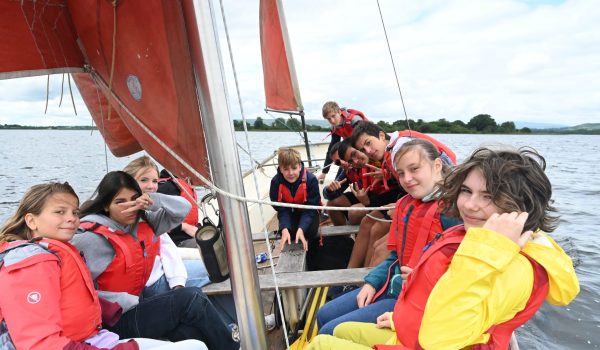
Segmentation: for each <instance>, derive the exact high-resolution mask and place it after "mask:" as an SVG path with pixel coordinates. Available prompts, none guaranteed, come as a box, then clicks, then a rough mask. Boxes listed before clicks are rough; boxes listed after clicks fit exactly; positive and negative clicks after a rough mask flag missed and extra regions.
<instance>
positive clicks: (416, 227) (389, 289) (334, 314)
mask: <svg viewBox="0 0 600 350" xmlns="http://www.w3.org/2000/svg"><path fill="white" fill-rule="evenodd" d="M392 159H393V161H394V162H393V163H394V164H395V170H396V173H397V176H398V179H399V181H400V185H401V186H402V187H403V188H404V189H405V190H406V192H407V195H406V196H404V197H402V198H401V199H400V200H398V202H396V210H395V213H394V215H393V217H392V226H391V229H390V234H389V235H388V243H387V247H388V249H389V250H391V252H390V253H389V256H388V258H387V259H386V260H385V261H383V262H382V263H381V264H379V265H377V267H376V268H374V269H373V270H372V271H371V272H370V273H369V274H368V275H367V276H366V277H365V282H366V283H365V285H364V286H363V287H362V289H360V290H358V289H357V290H355V291H352V292H349V293H346V294H344V295H342V296H340V297H338V298H336V299H334V300H332V301H330V302H329V303H327V304H325V305H324V306H323V307H322V308H321V309H320V310H319V312H318V314H317V322H318V324H319V333H320V334H333V329H334V328H335V327H336V326H337V325H338V324H340V323H342V322H348V321H359V322H373V323H374V322H375V321H376V320H377V316H379V315H381V314H382V313H384V312H387V311H392V310H393V308H394V304H395V301H396V298H397V297H398V294H399V293H400V289H401V286H402V278H401V268H402V269H404V271H407V270H408V269H409V268H412V267H414V266H415V265H416V262H417V261H418V259H419V257H420V256H421V254H420V253H421V251H422V250H423V247H424V246H425V244H426V243H427V242H429V241H430V240H431V239H433V238H434V236H435V234H436V233H438V232H442V231H443V228H447V227H451V226H454V225H456V224H459V223H460V222H457V221H455V220H450V219H448V218H446V217H445V216H441V215H440V213H439V211H438V210H437V209H438V201H437V196H435V195H434V192H435V191H436V189H437V186H438V183H439V182H441V181H442V176H443V175H444V174H445V173H447V172H448V171H449V164H447V163H444V162H443V161H442V160H441V158H440V153H439V151H438V149H437V148H436V147H435V146H434V145H433V144H432V143H431V142H429V141H427V140H423V139H413V140H411V141H408V142H405V143H404V144H402V146H401V147H400V148H399V149H398V150H397V151H396V152H395V154H394V156H393V157H392Z"/></svg>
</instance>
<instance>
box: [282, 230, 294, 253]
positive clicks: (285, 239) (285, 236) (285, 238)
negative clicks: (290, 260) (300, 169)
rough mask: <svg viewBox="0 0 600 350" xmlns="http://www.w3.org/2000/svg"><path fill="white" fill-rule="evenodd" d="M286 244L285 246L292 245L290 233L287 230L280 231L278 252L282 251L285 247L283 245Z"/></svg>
mask: <svg viewBox="0 0 600 350" xmlns="http://www.w3.org/2000/svg"><path fill="white" fill-rule="evenodd" d="M286 242H287V244H290V243H292V237H290V231H288V229H287V228H284V229H283V230H281V243H280V244H279V250H280V251H281V250H283V247H284V246H285V243H286Z"/></svg>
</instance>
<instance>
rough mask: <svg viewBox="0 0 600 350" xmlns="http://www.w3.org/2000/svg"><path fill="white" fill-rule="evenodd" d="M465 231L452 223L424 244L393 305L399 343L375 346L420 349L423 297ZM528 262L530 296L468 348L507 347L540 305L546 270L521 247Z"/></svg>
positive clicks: (542, 297)
mask: <svg viewBox="0 0 600 350" xmlns="http://www.w3.org/2000/svg"><path fill="white" fill-rule="evenodd" d="M464 235H465V229H464V226H463V225H459V226H454V227H452V228H450V229H448V230H446V231H445V232H444V234H443V235H441V238H439V240H438V241H437V242H435V244H433V245H431V246H430V247H429V245H428V246H427V247H428V249H427V250H426V251H425V252H424V253H423V255H422V257H421V259H420V260H419V263H418V264H417V265H416V266H415V268H414V270H413V272H412V273H411V274H409V276H408V279H407V281H406V283H405V284H404V286H403V287H402V292H401V293H400V296H399V298H398V301H397V302H396V305H395V306H394V313H393V322H394V326H395V327H396V336H397V337H398V340H399V341H400V343H402V344H403V346H400V345H397V346H379V345H378V346H376V349H422V348H421V346H420V345H419V329H420V327H421V321H422V320H423V313H424V311H425V305H426V304H427V299H428V298H429V295H430V294H431V291H432V290H433V287H434V286H435V285H436V283H437V281H438V280H439V279H440V277H442V275H443V274H444V273H445V272H446V270H447V269H448V266H449V265H450V262H451V261H452V257H453V256H454V253H455V252H456V250H457V249H458V247H459V245H460V243H461V242H462V240H463V238H464ZM520 254H522V255H524V256H525V257H526V258H527V259H528V260H529V262H530V263H531V265H532V267H533V271H534V282H533V288H532V293H531V296H530V297H529V299H528V301H527V303H526V305H525V308H524V309H523V310H521V311H520V312H518V313H517V314H516V315H515V316H514V317H513V318H512V319H511V320H508V321H506V322H503V323H500V324H497V325H494V326H492V327H490V329H488V331H487V333H489V334H490V338H489V341H488V343H486V344H476V345H474V346H472V347H471V348H472V349H486V350H488V349H507V348H508V343H509V342H510V336H511V334H512V332H513V331H514V330H515V329H516V328H517V327H519V326H521V325H522V324H524V323H525V322H527V321H528V320H529V319H530V318H531V317H533V315H534V314H535V312H536V311H537V310H538V309H539V308H540V306H541V305H542V303H543V302H544V299H545V298H546V295H547V294H548V274H547V273H546V270H545V269H544V268H543V267H542V266H541V265H540V264H538V263H537V262H536V261H535V260H533V259H531V258H530V257H529V256H527V255H526V254H525V253H523V252H522V251H521V252H520Z"/></svg>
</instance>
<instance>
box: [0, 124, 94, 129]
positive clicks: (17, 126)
mask: <svg viewBox="0 0 600 350" xmlns="http://www.w3.org/2000/svg"><path fill="white" fill-rule="evenodd" d="M0 130H98V128H97V127H95V126H84V125H75V126H60V125H58V126H26V125H0Z"/></svg>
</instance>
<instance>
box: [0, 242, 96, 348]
mask: <svg viewBox="0 0 600 350" xmlns="http://www.w3.org/2000/svg"><path fill="white" fill-rule="evenodd" d="M32 244H38V245H39V246H40V247H42V248H44V249H45V250H47V251H50V252H52V253H54V254H56V255H57V256H58V257H59V259H60V315H61V321H62V323H61V327H62V333H63V335H64V336H65V337H67V338H70V339H72V340H74V341H77V342H80V341H83V340H85V339H87V338H89V337H91V336H93V335H95V334H96V333H98V331H99V330H100V329H102V310H101V309H100V303H99V301H98V293H97V292H96V289H95V288H94V283H93V281H92V276H91V275H90V272H89V270H88V268H87V266H86V265H85V262H84V261H83V258H82V257H81V255H79V251H78V250H77V249H76V248H75V247H73V246H72V245H70V244H68V243H63V242H60V241H56V240H53V239H45V238H44V239H41V240H40V241H36V242H35V243H29V242H25V241H18V242H11V243H8V244H5V245H3V247H2V253H5V252H7V251H9V250H12V249H19V248H22V247H24V246H27V245H32ZM27 258H29V257H26V258H25V259H27ZM0 265H2V260H0ZM42 277H43V276H40V278H42ZM40 292H42V293H43V291H40ZM23 302H25V301H23ZM2 318H3V317H2V315H1V313H0V320H1V319H2Z"/></svg>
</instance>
